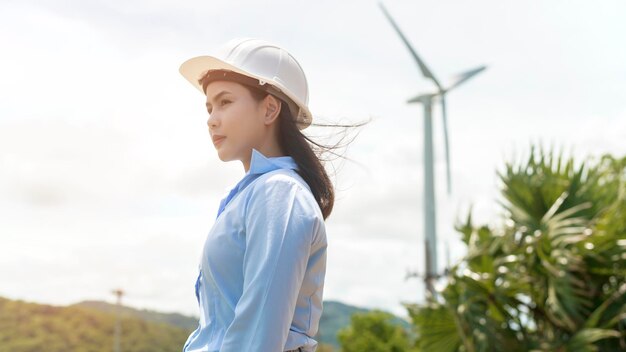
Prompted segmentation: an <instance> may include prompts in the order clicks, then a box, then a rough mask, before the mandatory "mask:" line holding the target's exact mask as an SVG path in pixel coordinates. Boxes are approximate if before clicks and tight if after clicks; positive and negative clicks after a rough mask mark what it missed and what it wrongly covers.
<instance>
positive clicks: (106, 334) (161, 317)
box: [0, 297, 410, 352]
mask: <svg viewBox="0 0 626 352" xmlns="http://www.w3.org/2000/svg"><path fill="white" fill-rule="evenodd" d="M115 309H116V305H114V304H111V303H107V302H103V301H83V302H79V303H76V304H72V305H70V306H66V307H63V306H52V305H46V304H36V303H29V302H24V301H21V300H9V299H6V298H2V297H0V352H30V351H33V352H34V351H47V352H55V351H59V352H71V351H78V352H92V351H93V352H99V351H103V352H104V351H106V352H110V351H111V350H112V346H113V329H114V324H115ZM367 311H368V309H364V308H358V307H354V306H350V305H347V304H343V303H341V302H337V301H324V312H323V314H322V317H321V320H320V329H319V332H318V334H317V335H316V336H315V337H314V338H315V339H316V340H317V341H319V342H320V343H321V344H324V345H330V346H326V348H325V349H323V350H324V351H332V350H337V351H338V350H339V344H338V342H337V337H336V336H337V332H338V331H339V329H341V328H343V327H345V326H348V325H349V324H350V316H351V315H352V314H354V313H357V312H359V313H360V312H367ZM120 312H121V315H120V316H121V319H122V320H121V321H122V330H123V338H122V350H123V351H124V352H135V351H137V352H138V351H142V352H143V351H146V352H160V351H172V352H173V351H176V352H180V350H181V349H182V346H183V345H184V343H185V341H186V339H187V337H188V336H189V334H190V333H191V332H192V331H193V330H195V329H196V327H197V326H198V318H196V317H189V316H185V315H182V314H178V313H161V312H157V311H152V310H147V309H141V310H140V309H135V308H132V307H127V306H122V307H121V310H120ZM397 323H398V324H401V325H403V326H404V327H406V328H407V329H408V328H409V326H410V325H409V324H408V323H407V322H406V321H404V320H402V319H400V318H398V319H397Z"/></svg>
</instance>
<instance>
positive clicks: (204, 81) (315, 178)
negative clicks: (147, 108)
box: [198, 71, 367, 220]
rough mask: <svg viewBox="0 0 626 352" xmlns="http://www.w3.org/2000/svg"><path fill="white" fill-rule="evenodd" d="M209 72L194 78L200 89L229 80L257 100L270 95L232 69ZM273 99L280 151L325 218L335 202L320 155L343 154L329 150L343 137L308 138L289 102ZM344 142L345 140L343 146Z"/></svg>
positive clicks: (322, 125) (358, 125)
mask: <svg viewBox="0 0 626 352" xmlns="http://www.w3.org/2000/svg"><path fill="white" fill-rule="evenodd" d="M209 73H212V72H211V71H209V72H207V74H205V75H204V76H203V77H202V78H200V79H199V80H198V83H200V84H201V85H202V91H203V92H206V87H207V85H208V84H209V83H210V82H212V81H216V80H230V81H234V82H237V83H240V84H242V85H243V86H244V87H245V88H247V89H248V91H249V92H250V95H251V96H252V97H253V98H254V100H256V101H257V102H260V101H262V100H263V99H264V98H265V97H266V96H267V95H268V94H270V93H268V92H267V91H265V90H263V89H262V88H261V86H259V85H258V81H257V80H254V79H252V78H250V77H246V76H243V75H239V74H235V73H234V72H228V74H223V73H220V75H215V74H211V77H209ZM216 76H217V77H219V78H217V77H216ZM274 97H276V96H274ZM276 99H278V100H279V101H280V102H281V108H280V113H279V115H278V126H277V128H278V143H279V145H280V147H281V149H282V150H284V151H285V153H287V155H289V156H291V157H292V158H293V159H294V161H295V162H296V164H297V165H298V170H297V173H298V174H299V175H300V176H301V177H302V178H303V179H304V180H305V181H306V183H307V184H308V185H309V187H310V188H311V193H313V196H314V197H315V200H316V201H317V204H318V205H319V207H320V209H321V211H322V215H323V217H324V220H326V218H328V216H329V215H330V213H331V212H332V210H333V205H334V203H335V188H334V186H333V184H332V182H331V180H330V178H329V177H328V173H327V172H326V168H325V167H324V164H323V161H325V160H324V158H323V154H325V153H326V152H330V153H332V154H334V155H336V156H341V157H343V156H342V155H339V154H337V153H335V152H333V150H334V149H337V148H339V147H343V146H344V145H342V144H341V142H342V141H343V139H344V138H345V137H344V138H341V139H340V140H339V142H337V143H336V144H334V145H323V144H320V143H318V142H315V141H313V140H311V139H310V138H309V137H308V136H306V135H305V134H303V133H302V131H301V130H300V129H298V126H297V122H296V119H295V118H294V114H293V113H292V111H290V109H289V105H288V104H287V103H286V102H285V101H284V100H283V99H281V98H279V97H276ZM366 123H367V122H363V123H360V124H354V125H343V124H320V123H311V126H320V127H343V128H349V127H360V126H363V125H365V124H366ZM344 136H345V135H344ZM355 137H356V136H355ZM353 139H354V138H353ZM353 139H352V140H353ZM352 140H350V141H352ZM348 143H349V142H348ZM348 143H346V145H347V144H348Z"/></svg>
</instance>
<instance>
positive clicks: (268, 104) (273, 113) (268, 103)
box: [263, 94, 281, 125]
mask: <svg viewBox="0 0 626 352" xmlns="http://www.w3.org/2000/svg"><path fill="white" fill-rule="evenodd" d="M263 104H264V106H265V116H264V117H263V122H264V123H265V124H266V125H271V124H272V123H274V121H276V119H277V118H278V115H279V114H280V109H281V101H280V100H279V99H277V98H276V97H275V96H273V95H271V94H268V95H267V96H266V97H265V101H264V103H263Z"/></svg>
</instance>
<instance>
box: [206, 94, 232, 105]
mask: <svg viewBox="0 0 626 352" xmlns="http://www.w3.org/2000/svg"><path fill="white" fill-rule="evenodd" d="M228 93H230V92H229V91H227V90H223V91H221V92H219V93H217V94H216V95H215V96H214V97H213V101H216V100H217V99H219V98H220V97H221V96H222V95H224V94H228ZM205 105H206V106H207V107H208V106H209V102H208V101H207V102H206V104H205Z"/></svg>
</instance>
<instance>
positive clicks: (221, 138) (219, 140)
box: [212, 134, 226, 145]
mask: <svg viewBox="0 0 626 352" xmlns="http://www.w3.org/2000/svg"><path fill="white" fill-rule="evenodd" d="M212 138H213V144H216V145H217V144H218V143H219V142H221V141H222V140H223V139H224V138H226V136H220V135H217V134H214V135H213V136H212Z"/></svg>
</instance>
